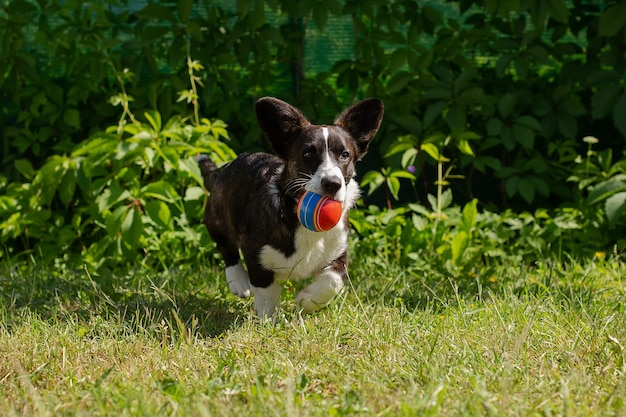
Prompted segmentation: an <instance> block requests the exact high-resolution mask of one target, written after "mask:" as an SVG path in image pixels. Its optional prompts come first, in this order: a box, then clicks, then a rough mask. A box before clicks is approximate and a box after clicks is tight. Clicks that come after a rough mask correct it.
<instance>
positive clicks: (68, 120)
mask: <svg viewBox="0 0 626 417" xmlns="http://www.w3.org/2000/svg"><path fill="white" fill-rule="evenodd" d="M63 122H64V123H65V124H66V125H68V126H70V127H73V128H76V129H80V113H79V112H78V110H76V109H75V108H71V107H70V108H68V109H65V111H64V112H63Z"/></svg>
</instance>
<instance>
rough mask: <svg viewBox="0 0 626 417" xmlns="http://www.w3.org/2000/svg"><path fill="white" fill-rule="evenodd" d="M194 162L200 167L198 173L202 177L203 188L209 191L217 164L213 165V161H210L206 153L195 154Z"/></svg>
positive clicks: (213, 180)
mask: <svg viewBox="0 0 626 417" xmlns="http://www.w3.org/2000/svg"><path fill="white" fill-rule="evenodd" d="M196 162H197V163H198V166H199V167H200V173H201V174H202V178H203V179H204V188H206V189H207V190H209V191H211V188H213V183H214V182H215V176H216V174H217V165H215V162H213V161H211V159H210V158H209V157H208V156H206V155H198V156H196Z"/></svg>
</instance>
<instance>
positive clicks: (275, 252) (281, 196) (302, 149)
mask: <svg viewBox="0 0 626 417" xmlns="http://www.w3.org/2000/svg"><path fill="white" fill-rule="evenodd" d="M255 109H256V116H257V120H258V123H259V125H260V127H261V130H262V131H263V133H264V135H265V136H266V137H267V139H268V140H269V142H270V145H271V148H272V150H273V151H274V153H275V155H272V154H268V153H262V152H257V153H243V154H241V155H239V156H238V157H237V158H235V159H234V160H233V161H231V162H230V163H228V164H226V165H224V166H222V167H220V168H218V167H217V166H216V164H215V163H214V162H213V161H211V160H210V159H209V158H208V157H207V156H206V155H200V156H199V157H198V158H197V161H198V165H199V167H200V171H201V173H202V176H203V179H204V183H205V188H206V189H207V191H208V192H209V193H210V197H209V199H208V201H207V204H206V208H205V215H204V222H205V225H206V227H207V230H208V232H209V234H210V236H211V238H212V239H213V241H214V242H215V243H216V245H217V248H218V250H219V251H220V253H221V254H222V257H223V259H224V263H225V265H226V271H225V273H226V281H227V283H228V287H229V289H230V291H231V292H232V293H234V294H236V295H238V296H239V297H249V296H250V292H251V291H252V295H254V306H255V309H256V312H257V315H258V316H259V317H261V318H267V317H270V316H272V315H273V314H274V312H275V309H276V307H277V306H278V304H279V301H280V293H281V289H282V286H281V284H280V281H283V280H286V279H294V280H299V279H305V278H310V277H313V278H314V279H313V281H312V283H311V284H310V285H308V286H307V287H305V288H304V289H303V290H302V291H301V292H300V293H299V294H298V295H297V297H296V306H297V308H298V309H299V311H301V312H304V313H309V312H313V311H315V310H318V309H320V308H323V307H325V306H327V305H328V304H329V303H330V302H331V300H332V298H333V297H334V296H335V295H336V294H337V293H338V292H339V291H340V290H341V288H342V287H343V285H344V280H345V279H346V277H347V274H348V270H347V267H348V234H349V223H348V211H349V210H350V208H352V207H353V206H354V204H355V202H356V200H357V199H358V197H359V195H360V189H359V186H358V184H357V182H356V180H355V164H356V162H357V161H360V160H361V159H362V158H363V156H364V155H365V153H366V152H367V150H368V147H369V144H370V142H371V141H372V139H373V138H374V136H375V135H376V133H377V131H378V129H379V127H380V124H381V121H382V118H383V112H384V106H383V102H382V101H381V100H379V99H377V98H369V99H365V100H363V101H360V102H358V103H356V104H354V105H352V106H350V107H348V108H347V109H346V110H344V111H343V112H342V113H341V114H340V115H339V116H338V117H337V119H336V120H335V122H334V124H333V125H314V124H311V123H310V122H309V121H308V120H307V118H306V117H305V116H304V115H303V114H302V112H301V111H300V110H298V109H297V108H295V107H293V106H291V105H290V104H288V103H286V102H284V101H282V100H279V99H277V98H273V97H264V98H261V99H260V100H258V101H257V102H256V106H255ZM306 191H312V192H315V193H318V194H321V195H323V196H327V197H330V198H332V199H334V200H337V201H339V202H340V203H341V204H342V210H341V219H340V221H339V223H338V224H337V225H336V226H334V227H333V228H332V229H331V230H329V231H326V232H317V231H311V230H308V229H306V228H305V227H304V226H303V225H302V224H300V222H299V221H298V218H297V214H296V206H297V202H298V199H299V198H300V197H301V196H302V195H303V194H304V193H305V192H306ZM240 252H241V254H242V255H243V259H244V261H245V265H246V267H247V271H246V269H245V268H244V266H243V264H242V262H241V259H240Z"/></svg>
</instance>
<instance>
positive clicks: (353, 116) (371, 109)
mask: <svg viewBox="0 0 626 417" xmlns="http://www.w3.org/2000/svg"><path fill="white" fill-rule="evenodd" d="M383 112H384V105H383V102H382V101H381V100H379V99H377V98H368V99H365V100H363V101H359V102H358V103H356V104H354V105H352V106H350V107H348V108H347V109H345V110H344V111H343V112H342V113H341V114H340V115H339V117H337V120H335V125H336V126H339V127H341V128H342V129H343V130H345V131H346V132H348V133H349V134H350V135H351V136H352V138H353V139H354V141H355V143H356V146H357V151H358V155H357V159H361V158H363V156H364V155H365V153H366V152H367V148H368V147H369V144H370V142H371V141H372V139H373V138H374V135H376V132H378V128H379V127H380V123H381V122H382V120H383Z"/></svg>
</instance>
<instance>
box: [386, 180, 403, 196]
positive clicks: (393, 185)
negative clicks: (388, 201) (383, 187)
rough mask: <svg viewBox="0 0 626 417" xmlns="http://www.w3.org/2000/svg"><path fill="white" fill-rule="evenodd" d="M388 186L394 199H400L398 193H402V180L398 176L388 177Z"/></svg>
mask: <svg viewBox="0 0 626 417" xmlns="http://www.w3.org/2000/svg"><path fill="white" fill-rule="evenodd" d="M386 182H387V187H389V192H390V193H391V195H392V196H393V198H394V199H396V200H397V199H398V194H399V193H400V180H398V178H396V177H393V176H389V177H387V178H386Z"/></svg>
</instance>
